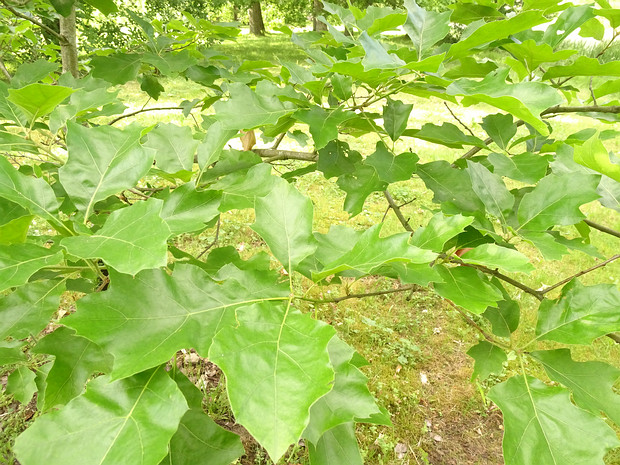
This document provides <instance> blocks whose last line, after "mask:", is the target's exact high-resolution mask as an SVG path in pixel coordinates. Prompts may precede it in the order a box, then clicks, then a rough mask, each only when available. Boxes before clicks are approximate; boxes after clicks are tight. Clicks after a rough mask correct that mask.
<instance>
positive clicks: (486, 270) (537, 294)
mask: <svg viewBox="0 0 620 465" xmlns="http://www.w3.org/2000/svg"><path fill="white" fill-rule="evenodd" d="M452 261H453V262H455V263H458V264H459V265H462V266H469V267H471V268H475V269H477V270H480V271H482V272H483V273H485V274H488V275H491V276H495V277H496V278H497V279H500V280H502V281H504V282H506V283H508V284H511V285H513V286H514V287H517V288H519V289H521V290H522V291H524V292H527V293H528V294H530V295H532V296H534V297H536V298H537V299H538V300H543V296H542V292H540V291H537V290H536V289H532V288H531V287H529V286H526V285H525V284H523V283H522V282H520V281H517V280H516V279H512V278H511V277H510V276H506V275H505V274H502V273H500V272H499V271H497V270H492V269H491V268H487V267H486V266H482V265H474V264H471V263H465V262H463V261H461V260H456V259H452Z"/></svg>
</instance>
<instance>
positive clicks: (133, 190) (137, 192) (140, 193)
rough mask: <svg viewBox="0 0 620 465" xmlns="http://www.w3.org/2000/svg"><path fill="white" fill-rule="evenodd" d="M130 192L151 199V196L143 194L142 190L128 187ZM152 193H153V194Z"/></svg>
mask: <svg viewBox="0 0 620 465" xmlns="http://www.w3.org/2000/svg"><path fill="white" fill-rule="evenodd" d="M127 190H128V191H129V192H131V193H132V194H134V195H137V196H139V197H142V198H143V199H147V200H148V199H149V197H150V196H148V195H146V194H143V193H142V192H140V191H138V190H135V189H127ZM151 195H152V194H151Z"/></svg>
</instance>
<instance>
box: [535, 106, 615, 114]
mask: <svg viewBox="0 0 620 465" xmlns="http://www.w3.org/2000/svg"><path fill="white" fill-rule="evenodd" d="M558 113H620V105H609V106H603V105H584V106H579V107H563V106H560V105H556V106H555V107H551V108H547V109H546V110H545V111H543V112H542V113H541V114H540V116H545V115H555V114H558Z"/></svg>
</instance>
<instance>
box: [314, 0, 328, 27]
mask: <svg viewBox="0 0 620 465" xmlns="http://www.w3.org/2000/svg"><path fill="white" fill-rule="evenodd" d="M322 13H323V4H322V3H321V0H312V30H313V31H327V24H325V23H324V22H323V21H319V20H318V17H319V16H320V15H321V14H322Z"/></svg>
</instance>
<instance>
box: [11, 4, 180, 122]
mask: <svg viewBox="0 0 620 465" xmlns="http://www.w3.org/2000/svg"><path fill="white" fill-rule="evenodd" d="M0 1H1V0H0ZM166 110H183V108H182V107H151V108H142V109H140V110H136V111H132V112H131V113H125V114H124V115H121V116H119V117H117V118H114V119H113V120H112V121H110V122H109V123H108V125H109V126H112V125H113V124H114V123H117V122H118V121H120V120H122V119H125V118H129V117H131V116H135V115H138V114H140V113H144V112H147V111H166Z"/></svg>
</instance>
